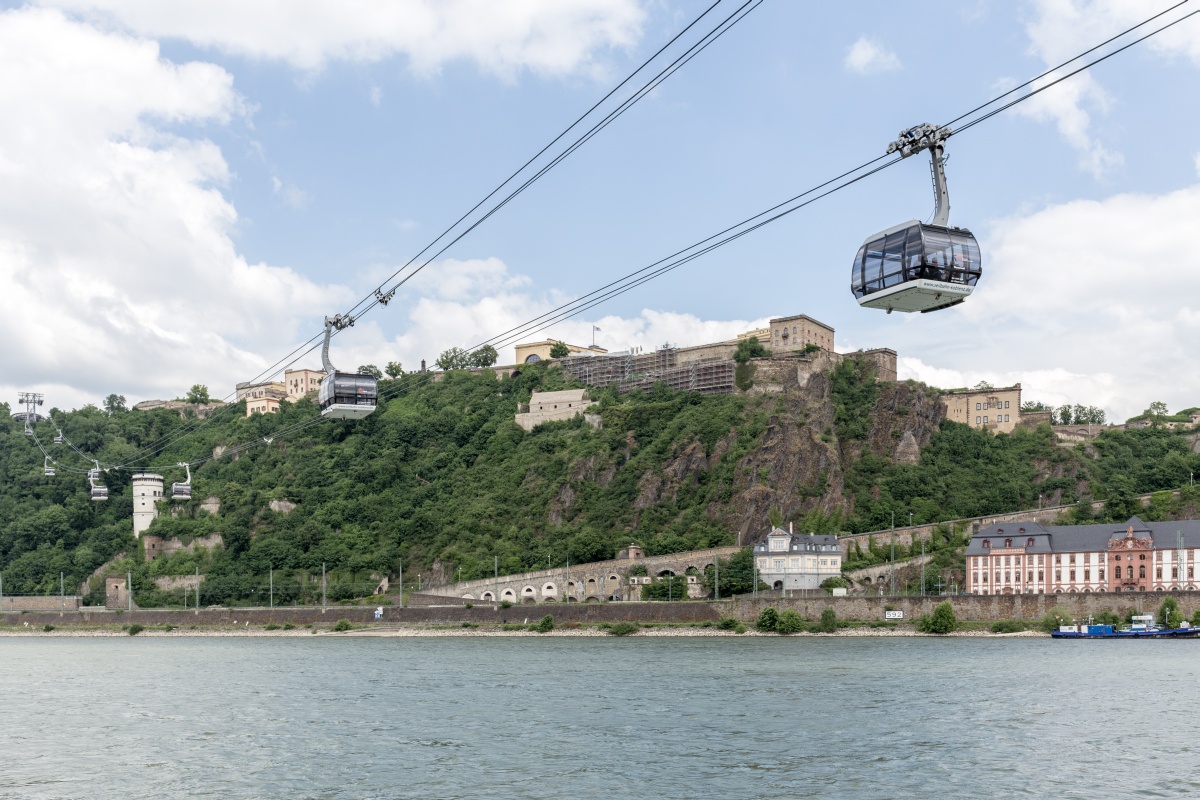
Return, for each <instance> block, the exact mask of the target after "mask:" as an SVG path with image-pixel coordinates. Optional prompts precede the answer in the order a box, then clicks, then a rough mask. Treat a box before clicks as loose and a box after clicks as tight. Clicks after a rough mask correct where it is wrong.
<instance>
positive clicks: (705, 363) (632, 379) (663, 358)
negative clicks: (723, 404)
mask: <svg viewBox="0 0 1200 800" xmlns="http://www.w3.org/2000/svg"><path fill="white" fill-rule="evenodd" d="M559 363H560V364H561V366H562V368H563V371H564V372H566V373H567V374H568V375H570V376H571V377H573V378H574V379H575V380H577V381H579V382H580V383H584V384H587V385H588V386H595V387H605V386H616V387H617V391H619V392H621V393H625V392H629V391H632V390H634V389H642V390H645V389H649V388H651V387H652V386H654V385H655V384H656V383H663V384H666V386H667V387H668V388H670V389H672V390H674V391H691V392H701V393H703V394H730V393H732V392H733V390H734V371H735V364H734V362H733V361H732V360H730V359H723V358H701V359H696V360H693V361H685V362H683V363H680V361H679V352H678V349H677V348H675V347H671V346H664V347H660V348H658V349H657V350H655V351H654V352H652V353H637V354H635V353H616V354H613V355H610V356H582V357H575V358H565V359H563V360H562V361H560V362H559Z"/></svg>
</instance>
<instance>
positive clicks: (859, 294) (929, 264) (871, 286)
mask: <svg viewBox="0 0 1200 800" xmlns="http://www.w3.org/2000/svg"><path fill="white" fill-rule="evenodd" d="M982 271H983V270H982V263H981V260H980V256H979V244H978V242H976V241H975V237H974V236H973V235H972V234H971V232H970V231H969V230H967V229H965V228H950V227H942V226H939V225H925V224H923V223H921V222H920V221H919V220H915V219H914V220H910V221H909V222H905V223H903V224H901V225H897V226H895V227H894V228H889V229H887V230H885V231H880V232H879V233H877V234H875V235H873V236H869V237H867V241H865V242H864V243H863V246H862V247H860V248H859V250H858V255H856V256H855V257H854V264H853V266H852V267H851V273H850V290H851V291H852V292H854V297H855V298H856V299H857V300H858V304H859V305H860V306H865V307H866V308H880V309H884V310H886V311H887V312H888V313H889V314H890V313H891V312H893V311H920V312H922V313H924V312H927V311H937V310H938V309H941V308H949V307H950V306H953V305H957V304H959V303H961V302H962V301H963V300H964V299H965V298H966V297H967V295H969V294H971V292H972V291H973V290H974V289H975V284H976V283H977V282H978V281H979V276H980V275H981V274H982Z"/></svg>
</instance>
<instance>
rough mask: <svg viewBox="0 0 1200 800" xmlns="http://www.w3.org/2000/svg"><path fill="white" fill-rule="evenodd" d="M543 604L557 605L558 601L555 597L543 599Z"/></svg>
mask: <svg viewBox="0 0 1200 800" xmlns="http://www.w3.org/2000/svg"><path fill="white" fill-rule="evenodd" d="M542 602H543V603H556V602H558V601H557V600H556V599H555V598H553V597H543V598H542Z"/></svg>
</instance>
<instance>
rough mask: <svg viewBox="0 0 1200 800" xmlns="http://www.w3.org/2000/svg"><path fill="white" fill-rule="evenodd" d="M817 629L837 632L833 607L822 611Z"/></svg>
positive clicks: (822, 631)
mask: <svg viewBox="0 0 1200 800" xmlns="http://www.w3.org/2000/svg"><path fill="white" fill-rule="evenodd" d="M951 613H953V612H951ZM817 631H818V632H820V633H837V612H836V611H834V610H833V609H832V608H826V609H825V610H824V611H822V612H821V621H820V622H818V623H817Z"/></svg>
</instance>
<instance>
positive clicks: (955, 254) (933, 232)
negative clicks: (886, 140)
mask: <svg viewBox="0 0 1200 800" xmlns="http://www.w3.org/2000/svg"><path fill="white" fill-rule="evenodd" d="M951 133H953V131H951V130H950V129H949V128H943V127H938V126H936V125H930V124H928V123H926V124H924V125H918V126H916V127H914V128H909V129H908V130H906V131H901V132H900V138H899V139H897V140H896V141H894V142H892V143H891V144H889V145H888V150H887V151H888V152H889V153H895V152H899V153H900V156H901V158H907V157H908V156H911V155H913V154H914V153H919V152H921V151H922V150H928V151H929V156H930V159H931V164H930V171H931V172H932V173H933V194H934V200H935V202H936V207H935V208H934V212H933V220H932V221H931V222H930V223H928V224H926V223H923V222H921V221H920V220H915V219H914V220H909V221H908V222H904V223H901V224H900V225H896V226H894V227H891V228H888V229H887V230H884V231H880V232H879V233H876V234H874V235H872V236H868V237H867V240H866V241H865V242H863V245H862V247H860V248H859V249H858V254H857V255H856V256H855V257H854V264H853V265H852V266H851V268H850V291H851V292H853V293H854V297H855V299H857V300H858V304H859V305H860V306H865V307H866V308H881V309H883V310H885V311H887V312H888V313H889V314H890V313H892V312H893V311H920V312H922V313H924V312H926V311H937V310H938V309H941V308H949V307H950V306H953V305H958V304H959V303H961V302H962V301H963V300H964V299H965V298H966V297H967V296H968V295H969V294H971V292H972V291H974V289H975V284H976V283H978V282H979V278H980V276H981V275H982V274H983V261H982V259H981V258H980V255H979V243H978V242H977V241H975V236H974V235H973V234H972V233H971V232H970V231H969V230H967V229H966V228H954V227H951V226H950V192H949V189H948V188H947V186H946V170H945V158H944V157H943V153H944V152H945V147H946V139H947V138H949V136H950V134H951Z"/></svg>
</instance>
